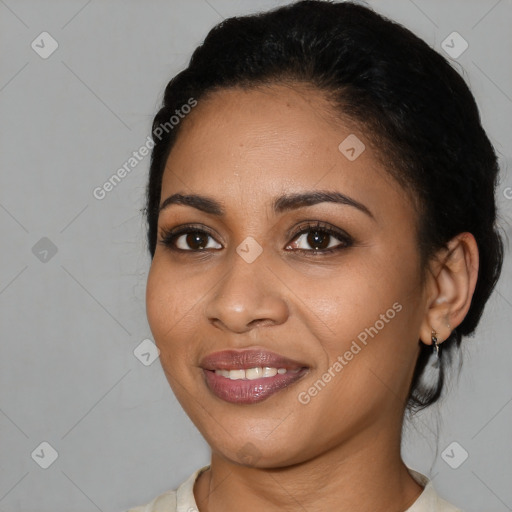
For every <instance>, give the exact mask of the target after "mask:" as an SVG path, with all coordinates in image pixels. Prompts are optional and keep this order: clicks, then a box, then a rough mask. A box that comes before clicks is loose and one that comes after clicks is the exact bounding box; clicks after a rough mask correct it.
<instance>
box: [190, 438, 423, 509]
mask: <svg viewBox="0 0 512 512" xmlns="http://www.w3.org/2000/svg"><path fill="white" fill-rule="evenodd" d="M382 432H383V431H382V430H381V433H380V434H379V432H378V431H377V432H375V431H374V432H371V433H370V432H366V433H362V434H360V435H359V436H357V437H354V438H351V439H350V442H349V443H345V444H343V443H342V444H341V445H338V446H336V447H334V448H331V449H328V450H326V451H325V452H323V453H322V454H321V455H319V456H317V457H315V458H312V459H309V460H306V461H304V462H301V463H299V464H294V465H291V466H286V467H277V468H253V467H245V466H240V465H239V464H235V463H233V462H232V461H230V460H229V459H226V458H225V457H223V456H222V455H220V454H218V453H215V452H214V453H212V459H211V464H210V469H209V470H208V471H206V472H204V473H203V474H202V475H201V476H200V477H199V479H198V481H197V483H196V485H195V488H194V494H195V498H196V503H197V505H198V508H199V510H200V511H201V512H217V511H221V510H222V511H223V512H234V511H240V510H243V511H244V512H260V511H261V510H265V511H266V512H273V511H283V510H284V511H288V510H289V511H292V510H293V511H295V510H301V509H303V510H322V511H326V512H331V511H332V512H334V511H336V512H339V511H344V510H346V511H352V510H358V511H361V512H364V511H368V512H370V511H371V512H389V511H390V510H394V511H397V512H403V511H405V510H407V508H409V507H410V506H411V505H412V503H414V501H416V499H417V498H418V496H419V495H420V494H421V492H422V490H423V488H422V487H421V486H420V485H419V484H418V483H416V482H415V480H414V479H413V478H412V476H411V475H410V474H409V472H408V470H407V467H406V466H405V464H404V463H403V461H402V459H401V456H400V430H399V431H398V433H397V434H398V435H395V436H392V438H391V439H390V436H386V435H383V434H382ZM388 432H389V431H388ZM262 507H264V508H262Z"/></svg>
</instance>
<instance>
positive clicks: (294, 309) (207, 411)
mask: <svg viewBox="0 0 512 512" xmlns="http://www.w3.org/2000/svg"><path fill="white" fill-rule="evenodd" d="M153 140H154V142H155V146H154V149H153V153H152V161H151V170H150V177H149V183H148V188H147V205H146V214H147V221H148V242H149V250H150V253H151V256H152V264H151V269H150V272H149V276H148V283H147V296H146V299H147V314H148V320H149V324H150V327H151V330H152V333H153V335H154V338H155V341H156V343H157V345H158V347H159V349H160V359H161V364H162V367H163V369H164V371H165V374H166V376H167V379H168V381H169V383H170V385H171V387H172V389H173V391H174V392H175V394H176V396H177V398H178V400H179V402H180V403H181V405H182V406H183V408H184V410H185V411H186V412H187V414H188V415H189V416H190V418H191V419H192V421H193V422H194V424H195V425H196V426H197V428H198V429H199V431H200V432H201V433H202V435H203V436H204V438H205V439H206V440H207V442H208V443H209V445H210V447H211V450H212V456H211V463H210V464H209V465H208V466H205V467H203V468H200V469H198V470H197V471H196V472H195V473H194V474H193V475H191V476H190V478H189V479H188V480H187V481H186V482H184V483H183V484H182V485H181V486H180V487H179V489H178V490H177V492H175V491H170V492H168V493H166V494H163V495H161V496H159V497H157V498H155V499H154V500H153V501H152V502H151V503H149V504H148V505H147V506H146V507H137V508H134V509H132V512H142V511H145V512H149V511H151V512H157V511H164V510H165V511H169V512H170V511H173V510H178V511H192V510H199V511H201V512H217V511H221V510H222V511H224V512H229V511H234V510H244V511H253V510H254V511H255V510H258V511H259V510H267V511H270V510H321V511H334V510H336V511H338V510H372V511H373V512H375V511H390V510H394V511H408V512H421V511H426V510H429V511H431V510H432V511H433V510H435V511H455V510H458V509H457V508H456V507H455V506H454V505H452V504H450V503H448V502H447V501H445V500H443V499H441V497H440V496H439V495H438V494H437V493H436V491H435V489H434V488H433V486H432V483H431V482H430V481H429V480H428V478H427V477H426V476H424V475H422V474H420V473H418V472H417V471H415V470H413V469H412V468H409V467H407V466H406V465H405V464H404V462H403V460H402V458H401V454H400V441H401V429H402V422H403V419H404V416H405V413H406V412H414V411H417V410H419V409H422V408H425V407H427V406H429V405H430V404H432V403H434V402H435V401H436V400H437V399H438V397H439V396H440V394H441V391H442V386H443V375H444V365H445V364H446V357H447V356H449V355H450V351H454V350H457V349H458V347H459V346H460V343H461V340H462V338H463V336H467V335H469V334H471V333H472V332H473V331H474V330H475V328H476V326H477V324H478V321H479V319H480V317H481V315H482V312H483V308H484V305H485V303H486V301H487V299H488V297H489V296H490V294H491V292H492V290H493V288H494V285H495V283H496V281H497V279H498V277H499V274H500V270H501V264H502V253H503V248H502V241H501V238H500V235H499V234H498V231H497V228H496V224H495V220H496V206H495V199H494V189H495V186H496V180H497V175H498V165H497V159H496V155H495V153H494V150H493V148H492V146H491V144H490V142H489V140H488V138H487V136H486V134H485V132H484V131H483V129H482V127H481V124H480V120H479V115H478V110H477V107H476V105H475V101H474V99H473V96H472V95H471V93H470V91H469V90H468V88H467V86H466V84H465V83H464V81H463V80H462V78H461V77H460V76H459V75H458V74H457V73H456V72H455V71H454V70H453V69H452V67H451V66H450V65H449V64H448V62H447V61H446V60H445V59H444V58H443V57H441V56H440V55H439V54H437V53H436V52H435V51H434V50H432V49H431V48H430V47H429V46H428V45H427V44H426V43H425V42H423V41H422V40H420V39H419V38H417V37H416V36H415V35H413V34H412V33H411V32H410V31H408V30H407V29H405V28H403V27H401V26H400V25H398V24H395V23H393V22H392V21H390V20H387V19H385V18H383V17H382V16H380V15H378V14H376V13H374V12H373V11H372V10H370V9H369V8H366V7H363V6H361V5H357V4H352V3H348V2H344V3H339V4H337V3H329V2H322V1H320V2H319V1H302V2H297V3H294V4H292V5H289V6H285V7H282V8H279V9H276V10H273V11H270V12H267V13H263V14H259V15H253V16H246V17H241V18H231V19H228V20H225V21H223V22H222V23H220V24H219V25H218V26H216V27H215V28H214V29H212V30H211V32H210V33H209V35H208V36H207V38H206V40H205V41H204V44H202V45H201V46H199V47H198V48H197V49H196V51H195V52H194V54H193V56H192V59H191V61H190V64H189V66H188V68H187V69H185V70H184V71H182V72H181V73H179V74H178V75H177V76H176V77H174V78H173V79H172V80H171V81H170V82H169V84H168V86H167V88H166V91H165V97H164V101H163V106H162V108H161V109H160V111H159V112H158V114H157V115H156V117H155V119H154V123H153ZM432 362H433V364H434V366H435V368H436V374H435V381H434V382H428V381H426V380H425V378H424V374H425V369H426V368H427V367H428V366H429V364H430V363H432Z"/></svg>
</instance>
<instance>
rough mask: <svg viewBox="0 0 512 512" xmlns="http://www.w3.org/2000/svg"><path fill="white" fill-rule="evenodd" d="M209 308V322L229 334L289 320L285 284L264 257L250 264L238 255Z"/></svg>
mask: <svg viewBox="0 0 512 512" xmlns="http://www.w3.org/2000/svg"><path fill="white" fill-rule="evenodd" d="M226 267H229V268H228V269H227V270H226V272H225V273H224V277H223V278H222V279H221V280H220V282H219V284H218V285H217V286H215V287H214V293H213V294H212V296H211V298H210V299H209V301H208V303H207V306H206V315H207V317H208V320H209V321H210V322H211V323H212V324H214V325H215V326H217V327H218V328H221V329H223V330H226V331H231V332H236V333H244V332H247V331H249V330H251V329H253V328H254V327H257V326H261V327H263V326H270V325H280V324H282V323H284V322H285V321H286V319H287V318H288V314H289V313H288V305H287V303H286V300H285V298H284V296H283V295H282V292H283V289H286V288H285V287H284V285H283V284H282V282H281V281H280V280H279V279H277V277H276V276H275V275H274V273H273V272H272V271H271V270H269V269H268V268H267V266H266V262H265V261H264V257H263V255H260V256H259V257H258V258H257V259H256V260H255V261H253V262H252V263H247V262H246V261H245V260H244V259H243V258H242V257H240V256H239V255H238V254H237V253H234V254H233V256H232V258H230V261H229V262H227V265H226Z"/></svg>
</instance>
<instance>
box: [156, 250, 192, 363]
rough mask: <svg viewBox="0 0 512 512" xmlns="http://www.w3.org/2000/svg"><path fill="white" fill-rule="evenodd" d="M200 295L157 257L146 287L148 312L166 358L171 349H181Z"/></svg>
mask: <svg viewBox="0 0 512 512" xmlns="http://www.w3.org/2000/svg"><path fill="white" fill-rule="evenodd" d="M199 300H200V296H199V295H198V294H197V293H196V294H194V292H193V290H191V288H190V286H183V285H182V284H181V283H180V277H179V275H177V274H176V273H175V272H172V269H171V268H170V267H169V266H166V265H165V264H164V263H163V262H161V261H159V260H157V259H156V258H155V259H154V260H153V262H152V264H151V268H150V271H149V274H148V280H147V286H146V315H147V319H148V323H149V326H150V328H151V332H152V333H153V336H154V338H155V343H156V345H157V346H158V348H159V349H160V351H161V354H162V358H163V359H165V356H166V354H167V352H170V351H171V350H172V351H173V352H174V351H176V350H179V347H180V346H183V344H180V343H179V340H180V339H183V336H184V334H183V333H184V331H185V330H186V329H187V326H189V324H190V323H191V320H190V318H191V317H192V316H193V315H194V305H195V304H197V303H198V302H199Z"/></svg>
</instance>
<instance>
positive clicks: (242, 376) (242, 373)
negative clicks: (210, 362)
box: [229, 370, 245, 380]
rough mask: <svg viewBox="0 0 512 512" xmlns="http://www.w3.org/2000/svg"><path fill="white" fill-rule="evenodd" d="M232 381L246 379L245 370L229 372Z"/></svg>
mask: <svg viewBox="0 0 512 512" xmlns="http://www.w3.org/2000/svg"><path fill="white" fill-rule="evenodd" d="M229 378H230V379H231V380H238V379H245V370H229Z"/></svg>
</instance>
